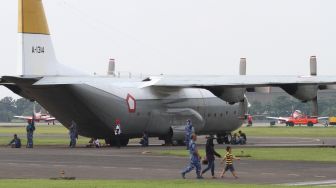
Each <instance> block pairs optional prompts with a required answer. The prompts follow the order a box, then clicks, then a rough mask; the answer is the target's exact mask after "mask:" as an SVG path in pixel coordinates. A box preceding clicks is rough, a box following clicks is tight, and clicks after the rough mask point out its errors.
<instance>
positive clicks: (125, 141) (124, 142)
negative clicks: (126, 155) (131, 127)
mask: <svg viewBox="0 0 336 188" xmlns="http://www.w3.org/2000/svg"><path fill="white" fill-rule="evenodd" d="M128 142H129V138H122V139H120V145H121V146H124V147H125V146H127V145H128Z"/></svg>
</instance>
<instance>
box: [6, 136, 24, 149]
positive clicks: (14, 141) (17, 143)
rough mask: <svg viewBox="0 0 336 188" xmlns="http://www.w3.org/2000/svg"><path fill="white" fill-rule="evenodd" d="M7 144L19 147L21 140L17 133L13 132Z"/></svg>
mask: <svg viewBox="0 0 336 188" xmlns="http://www.w3.org/2000/svg"><path fill="white" fill-rule="evenodd" d="M8 146H11V147H12V148H21V140H20V138H19V137H18V136H17V134H14V138H13V140H12V141H10V142H9V144H8Z"/></svg>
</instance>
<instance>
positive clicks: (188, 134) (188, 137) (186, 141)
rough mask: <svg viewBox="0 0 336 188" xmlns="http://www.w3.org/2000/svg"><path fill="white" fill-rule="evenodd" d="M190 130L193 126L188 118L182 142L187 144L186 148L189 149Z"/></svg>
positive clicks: (191, 130)
mask: <svg viewBox="0 0 336 188" xmlns="http://www.w3.org/2000/svg"><path fill="white" fill-rule="evenodd" d="M192 132H193V126H192V123H191V120H190V119H188V120H187V125H186V126H185V138H184V143H185V144H186V146H187V150H189V142H190V138H191V134H192Z"/></svg>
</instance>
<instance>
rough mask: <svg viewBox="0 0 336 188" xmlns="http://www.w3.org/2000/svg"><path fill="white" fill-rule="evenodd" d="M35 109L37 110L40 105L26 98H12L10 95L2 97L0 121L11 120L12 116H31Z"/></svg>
mask: <svg viewBox="0 0 336 188" xmlns="http://www.w3.org/2000/svg"><path fill="white" fill-rule="evenodd" d="M34 104H35V109H36V111H37V112H39V111H40V110H41V109H42V107H41V106H40V105H39V104H37V103H34V102H31V101H29V100H27V99H24V98H20V99H13V98H12V97H4V98H2V99H1V100H0V122H12V121H13V120H14V119H15V118H14V116H31V115H33V112H34Z"/></svg>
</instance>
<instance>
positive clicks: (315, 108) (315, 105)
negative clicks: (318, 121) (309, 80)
mask: <svg viewBox="0 0 336 188" xmlns="http://www.w3.org/2000/svg"><path fill="white" fill-rule="evenodd" d="M312 115H313V116H316V117H318V103H317V97H315V98H314V99H313V100H312Z"/></svg>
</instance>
